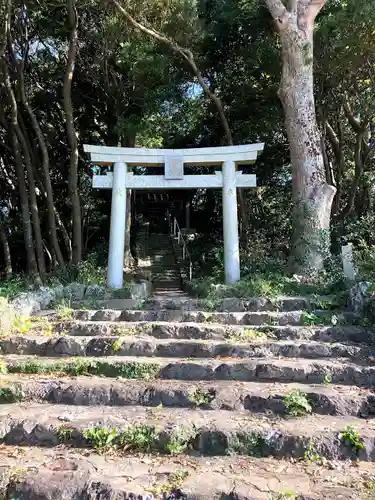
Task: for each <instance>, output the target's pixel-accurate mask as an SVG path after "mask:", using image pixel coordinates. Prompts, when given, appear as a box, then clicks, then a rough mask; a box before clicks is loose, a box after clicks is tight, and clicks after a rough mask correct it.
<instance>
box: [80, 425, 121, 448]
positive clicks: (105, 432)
mask: <svg viewBox="0 0 375 500" xmlns="http://www.w3.org/2000/svg"><path fill="white" fill-rule="evenodd" d="M83 437H84V438H85V439H86V441H87V442H88V443H89V444H90V445H91V446H92V447H93V448H94V449H95V450H97V451H106V450H109V449H111V448H113V447H115V445H116V440H117V439H118V432H117V429H116V427H114V428H113V429H109V428H108V427H90V428H89V429H87V430H85V431H84V433H83Z"/></svg>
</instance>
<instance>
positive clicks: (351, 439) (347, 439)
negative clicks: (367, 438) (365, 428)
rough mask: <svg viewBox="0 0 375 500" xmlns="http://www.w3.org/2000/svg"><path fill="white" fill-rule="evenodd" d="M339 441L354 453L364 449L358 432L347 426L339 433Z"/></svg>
mask: <svg viewBox="0 0 375 500" xmlns="http://www.w3.org/2000/svg"><path fill="white" fill-rule="evenodd" d="M339 439H340V441H341V443H342V444H343V445H344V446H346V447H347V448H350V449H351V450H352V451H354V452H355V453H359V452H360V451H361V450H363V449H364V448H365V445H364V443H363V441H362V439H361V437H360V436H359V433H358V431H356V430H355V429H354V428H353V427H351V426H349V425H348V427H346V428H345V429H344V430H343V431H342V432H340V434H339Z"/></svg>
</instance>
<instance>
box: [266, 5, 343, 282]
mask: <svg viewBox="0 0 375 500" xmlns="http://www.w3.org/2000/svg"><path fill="white" fill-rule="evenodd" d="M266 2H267V6H268V8H269V10H270V12H271V14H272V15H273V17H274V19H275V21H276V23H277V26H278V31H279V34H280V40H281V47H282V57H283V71H282V81H281V86H280V92H279V95H280V99H281V101H282V104H283V107H284V113H285V127H286V131H287V134H288V139H289V146H290V157H291V164H292V179H293V202H294V234H293V240H292V252H291V259H290V264H291V270H292V272H294V273H297V274H299V275H302V276H306V277H311V276H312V275H314V274H316V273H317V272H319V271H320V270H322V269H323V268H324V262H325V260H326V258H327V257H328V256H329V255H330V217H331V208H332V201H333V198H334V195H335V192H336V189H335V188H334V187H333V186H330V185H329V184H327V182H326V172H325V167H324V161H323V154H322V150H321V142H320V134H319V130H318V126H317V121H316V114H315V102H314V92H313V90H314V89H313V26H314V21H315V17H316V15H317V14H318V12H319V10H320V9H321V8H322V7H323V5H324V3H325V1H324V0H310V1H306V0H296V1H293V2H291V5H292V6H291V7H290V10H287V9H286V7H285V6H284V4H283V3H282V2H281V1H280V0H266Z"/></svg>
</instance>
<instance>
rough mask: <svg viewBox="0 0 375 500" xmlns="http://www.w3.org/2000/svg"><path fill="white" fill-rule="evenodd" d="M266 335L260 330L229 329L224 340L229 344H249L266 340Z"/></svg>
mask: <svg viewBox="0 0 375 500" xmlns="http://www.w3.org/2000/svg"><path fill="white" fill-rule="evenodd" d="M267 338H268V335H267V334H266V333H265V332H263V331H262V330H254V329H251V328H243V329H242V330H237V329H233V328H229V329H228V330H227V331H226V332H225V339H226V340H228V341H230V342H250V341H252V340H266V339H267Z"/></svg>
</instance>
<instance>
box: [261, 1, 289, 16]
mask: <svg viewBox="0 0 375 500" xmlns="http://www.w3.org/2000/svg"><path fill="white" fill-rule="evenodd" d="M265 2H266V5H267V8H268V10H269V11H270V13H271V16H272V17H273V19H274V20H275V21H277V20H278V19H281V18H282V17H283V16H284V14H285V13H286V12H287V9H286V7H285V5H284V4H283V3H282V1H281V0H265Z"/></svg>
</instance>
